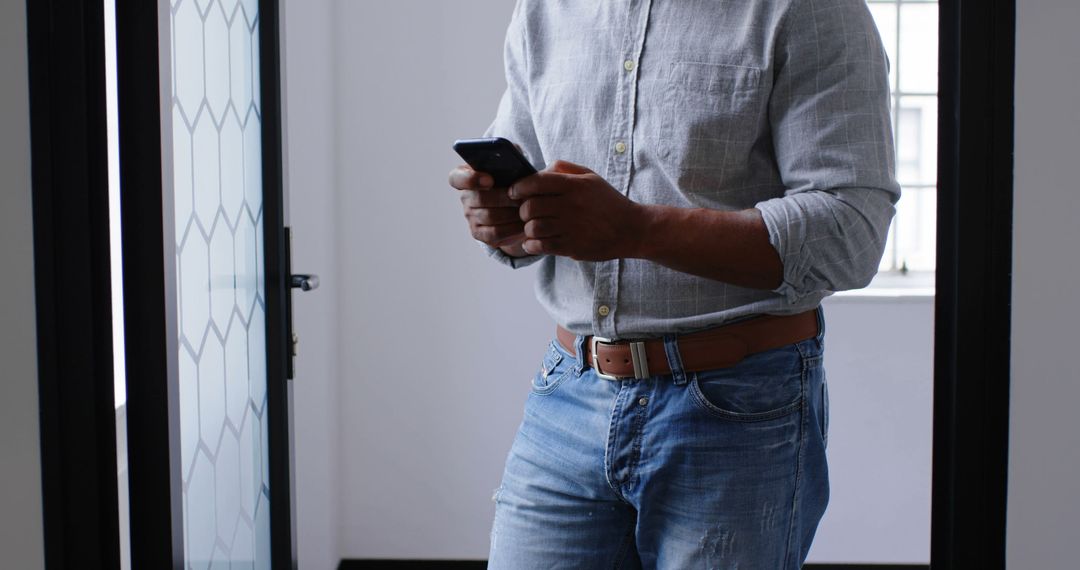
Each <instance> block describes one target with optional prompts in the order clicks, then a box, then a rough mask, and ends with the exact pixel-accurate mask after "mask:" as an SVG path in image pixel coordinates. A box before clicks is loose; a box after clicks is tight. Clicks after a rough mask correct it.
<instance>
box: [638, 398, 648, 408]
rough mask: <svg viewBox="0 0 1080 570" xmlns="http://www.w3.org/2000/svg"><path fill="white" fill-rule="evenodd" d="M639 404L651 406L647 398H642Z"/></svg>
mask: <svg viewBox="0 0 1080 570" xmlns="http://www.w3.org/2000/svg"><path fill="white" fill-rule="evenodd" d="M637 403H638V405H641V406H646V405H648V404H649V399H648V398H645V397H642V398H641V399H640V400H638V401H637Z"/></svg>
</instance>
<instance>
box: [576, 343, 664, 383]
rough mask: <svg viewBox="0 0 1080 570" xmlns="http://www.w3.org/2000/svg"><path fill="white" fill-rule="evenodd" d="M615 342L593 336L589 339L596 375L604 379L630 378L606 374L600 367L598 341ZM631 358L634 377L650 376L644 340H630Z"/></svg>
mask: <svg viewBox="0 0 1080 570" xmlns="http://www.w3.org/2000/svg"><path fill="white" fill-rule="evenodd" d="M601 342H602V343H604V344H615V343H614V342H613V341H612V340H611V339H609V338H603V337H598V336H593V337H592V339H591V340H590V341H589V350H590V351H591V352H592V367H593V371H594V372H596V375H597V376H599V377H600V378H603V379H604V380H624V379H626V378H630V377H629V376H626V377H623V376H613V375H611V374H605V373H604V371H603V369H601V368H600V355H599V354H598V353H597V352H596V345H597V344H598V343H601ZM629 345H630V360H631V361H632V362H633V363H634V379H635V380H644V379H645V378H648V377H649V359H648V357H647V356H646V355H645V343H644V342H630V343H629Z"/></svg>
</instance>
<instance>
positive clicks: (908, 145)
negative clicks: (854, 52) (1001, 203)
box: [867, 0, 938, 273]
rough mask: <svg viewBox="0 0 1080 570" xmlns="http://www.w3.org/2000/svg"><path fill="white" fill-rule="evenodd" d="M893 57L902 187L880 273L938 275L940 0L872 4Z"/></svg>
mask: <svg viewBox="0 0 1080 570" xmlns="http://www.w3.org/2000/svg"><path fill="white" fill-rule="evenodd" d="M867 2H868V4H869V6H870V12H871V14H873V16H874V21H875V22H876V23H877V27H878V32H879V33H880V34H881V40H882V43H884V44H885V51H886V53H887V54H888V56H889V62H890V69H889V84H890V86H891V92H892V119H893V136H894V137H895V139H896V140H895V143H896V165H897V169H896V176H897V180H898V181H899V182H900V186H901V187H902V188H903V193H902V195H901V198H900V201H899V202H898V203H897V205H896V218H895V219H894V220H893V224H892V226H891V228H890V230H889V238H888V243H887V244H886V246H885V255H884V256H883V257H882V260H881V266H880V270H881V271H892V272H900V273H905V272H907V271H909V270H910V271H933V270H934V269H935V267H936V239H937V235H936V234H937V228H936V224H937V92H938V85H937V71H938V69H937V63H938V61H937V54H938V3H937V1H936V0H867Z"/></svg>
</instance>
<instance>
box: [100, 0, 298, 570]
mask: <svg viewBox="0 0 1080 570" xmlns="http://www.w3.org/2000/svg"><path fill="white" fill-rule="evenodd" d="M115 1H116V20H117V22H116V30H117V44H116V46H117V62H118V65H117V68H118V80H119V89H118V94H119V97H118V99H119V100H118V115H119V130H120V136H119V140H120V170H121V173H122V176H121V189H120V192H121V208H122V209H123V213H122V219H123V228H122V233H123V250H124V255H123V257H124V287H125V288H124V306H125V324H126V325H127V326H126V327H125V331H126V343H127V355H126V361H127V417H128V420H127V421H128V425H127V435H128V460H127V465H128V469H129V481H130V503H131V507H130V508H131V519H130V520H131V542H130V544H131V561H132V567H134V568H142V567H145V568H165V567H171V568H177V569H179V568H183V569H192V570H198V569H207V568H252V569H256V568H258V569H269V568H286V567H291V566H293V565H294V564H295V542H294V533H293V528H292V512H293V510H294V509H293V507H292V493H291V482H290V477H289V472H290V465H291V456H290V450H289V439H290V437H289V434H290V429H289V421H290V419H289V411H288V410H289V408H290V406H289V401H288V399H289V389H288V370H289V369H290V366H291V355H290V334H289V333H290V323H289V316H290V315H289V297H288V294H289V291H290V289H289V283H290V275H289V273H288V253H287V251H286V249H285V248H286V244H287V242H286V228H285V226H284V209H283V203H284V200H283V195H282V177H281V169H282V165H281V156H282V151H281V137H280V116H281V112H280V105H279V92H280V77H281V75H280V72H279V69H278V65H279V64H278V61H279V60H278V55H277V54H278V34H277V25H278V24H277V22H278V20H277V2H276V1H275V0H157V1H156V2H145V0H115ZM153 45H156V46H157V50H156V52H155V51H152V50H148V49H147V46H153ZM154 95H157V97H156V98H155V97H154ZM153 103H156V105H155V104H153ZM158 151H159V152H158ZM158 185H160V186H159V187H160V192H159V193H158V192H157V187H158ZM159 221H160V223H158V222H159ZM158 244H160V246H159V245H158ZM157 307H163V309H164V311H163V313H158V312H157V311H156V308H157Z"/></svg>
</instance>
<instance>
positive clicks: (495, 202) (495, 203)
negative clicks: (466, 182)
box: [461, 190, 521, 208]
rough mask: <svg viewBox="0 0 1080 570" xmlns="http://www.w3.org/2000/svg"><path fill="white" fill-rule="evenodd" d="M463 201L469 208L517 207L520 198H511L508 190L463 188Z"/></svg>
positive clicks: (519, 203)
mask: <svg viewBox="0 0 1080 570" xmlns="http://www.w3.org/2000/svg"><path fill="white" fill-rule="evenodd" d="M461 203H462V204H464V205H465V207H467V208H517V207H519V206H520V205H521V202H520V201H518V200H511V199H510V196H508V195H507V194H506V191H505V190H504V191H502V192H497V191H493V190H462V191H461Z"/></svg>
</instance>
